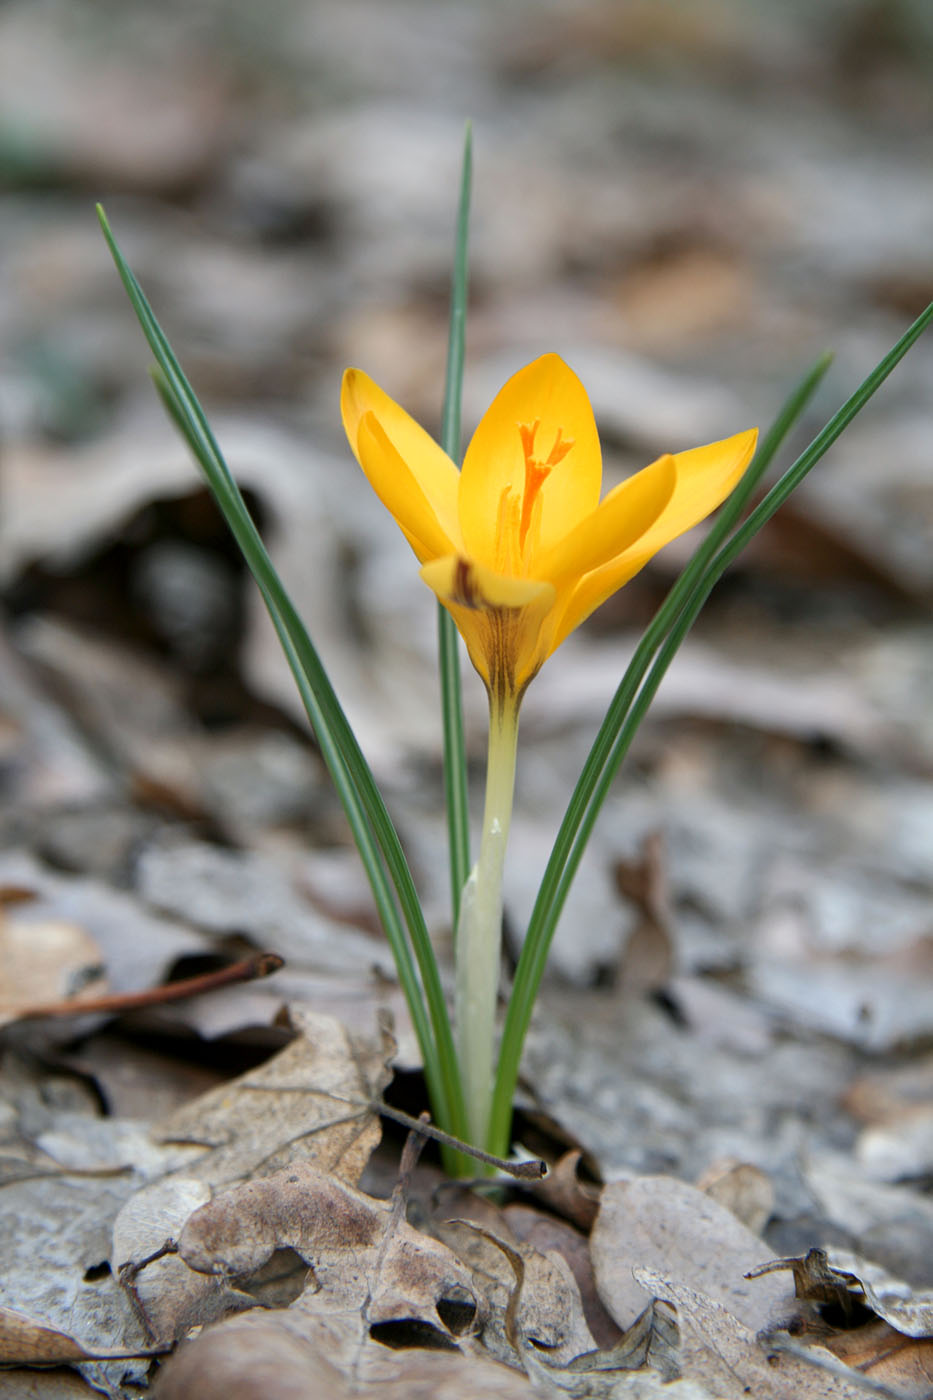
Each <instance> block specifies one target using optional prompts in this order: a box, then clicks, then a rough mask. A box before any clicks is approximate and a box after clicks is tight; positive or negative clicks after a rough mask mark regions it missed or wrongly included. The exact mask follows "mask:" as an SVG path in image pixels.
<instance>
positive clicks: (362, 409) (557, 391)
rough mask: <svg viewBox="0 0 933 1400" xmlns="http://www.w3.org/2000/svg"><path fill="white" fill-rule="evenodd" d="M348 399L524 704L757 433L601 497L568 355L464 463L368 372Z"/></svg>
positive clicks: (426, 565) (399, 503)
mask: <svg viewBox="0 0 933 1400" xmlns="http://www.w3.org/2000/svg"><path fill="white" fill-rule="evenodd" d="M341 408H342V413H343V422H344V427H345V429H346V433H347V437H348V438H349V441H350V446H351V447H352V449H353V451H354V453H355V454H356V458H357V461H358V462H359V464H360V466H361V467H362V468H363V471H364V472H365V473H366V475H367V477H368V478H369V481H370V484H371V485H372V486H373V488H374V490H375V491H376V493H377V495H378V496H379V498H380V499H381V501H382V502H383V504H384V505H385V506H386V507H387V509H388V510H389V511H390V512H391V514H392V515H393V516H394V517H395V519H396V521H397V523H398V525H399V526H400V528H401V530H402V532H403V533H404V535H405V537H406V539H407V540H408V543H409V544H410V545H411V547H412V549H413V550H414V552H415V555H416V556H417V558H418V560H419V562H420V564H421V566H422V567H421V577H422V578H423V579H424V581H425V583H427V584H428V586H429V587H430V588H432V589H433V590H434V592H435V594H436V595H437V597H438V598H439V600H440V601H441V602H442V603H443V605H444V607H445V608H447V610H448V612H450V614H451V615H452V617H453V619H454V621H455V622H456V624H457V627H458V629H459V631H460V633H461V635H462V637H463V640H464V641H465V643H466V646H467V650H468V652H469V654H470V659H471V660H472V662H473V665H474V666H475V667H476V670H477V671H478V672H479V674H480V676H482V678H483V680H484V681H485V683H486V687H487V689H488V690H489V693H490V698H491V699H493V700H497V701H498V702H499V704H500V706H501V705H502V704H512V705H516V706H517V704H518V703H519V701H520V699H521V696H522V695H523V694H524V691H525V688H526V686H527V685H528V683H529V681H530V680H531V679H532V678H533V677H534V676H535V675H536V674H537V672H538V670H539V669H540V667H541V666H542V664H543V663H544V661H545V660H546V659H547V658H548V657H549V656H550V655H551V653H552V652H553V651H554V650H555V649H556V648H557V647H558V646H560V644H561V642H562V641H563V640H564V639H565V637H567V636H568V635H569V633H570V632H572V631H573V629H574V628H575V627H577V626H579V624H580V623H581V622H583V620H584V619H585V618H586V617H588V616H589V614H590V613H591V612H593V610H594V609H595V608H598V607H599V605H600V604H601V603H603V602H605V600H606V599H607V598H608V597H610V595H611V594H613V593H614V592H615V591H616V589H617V588H620V587H621V586H622V584H624V583H627V582H628V580H629V579H630V578H631V577H632V576H633V574H636V573H637V572H638V570H639V569H641V568H642V566H643V565H644V564H645V563H647V561H648V560H649V559H650V558H651V557H652V556H653V555H654V554H656V553H657V551H658V550H659V549H661V548H662V547H663V546H664V545H665V544H667V543H668V542H669V541H670V540H672V539H674V538H675V537H676V536H677V535H680V534H682V533H683V532H684V531H685V530H688V529H690V527H691V526H693V525H695V524H696V523H697V522H698V521H700V520H702V519H703V517H704V516H706V515H708V514H709V513H710V511H712V510H714V509H715V507H716V506H718V505H719V504H720V503H721V502H722V501H723V500H724V499H725V497H726V496H727V495H728V494H729V492H730V491H731V490H732V488H733V487H734V486H735V484H736V482H737V481H738V480H739V478H740V477H741V475H742V473H743V472H744V471H745V468H746V467H747V465H748V463H749V461H750V460H751V456H752V453H753V452H754V450H755V443H756V441H757V437H758V434H757V430H756V429H751V430H749V431H747V432H743V433H738V434H737V435H736V436H735V437H730V438H726V439H725V440H724V441H722V442H714V443H711V444H710V445H709V446H707V447H698V448H694V449H692V450H691V451H688V452H677V453H673V454H671V453H667V454H665V455H664V456H663V457H659V458H658V460H657V461H656V462H653V463H652V464H651V465H650V466H648V467H645V468H644V470H643V471H640V472H637V473H636V474H635V475H634V476H632V477H630V478H629V479H628V480H627V481H624V482H622V484H621V485H619V486H617V487H615V489H614V490H612V491H610V492H609V493H608V495H607V496H606V497H605V499H604V500H603V501H600V499H599V495H600V488H601V481H602V460H601V454H600V447H599V438H598V436H597V432H596V423H595V421H594V418H593V410H592V408H591V406H590V402H589V399H588V397H587V394H586V390H585V389H584V388H583V385H582V384H581V383H580V381H579V379H578V378H577V376H576V375H575V374H574V373H573V371H572V370H571V369H569V368H568V366H567V365H566V364H565V363H564V361H563V360H562V359H560V357H559V356H558V355H554V354H550V355H543V356H541V358H540V359H538V360H535V361H533V362H532V363H531V364H530V365H526V367H525V368H524V369H522V370H519V372H518V373H517V374H515V375H513V377H512V378H511V379H510V380H509V381H508V383H507V384H506V385H505V386H504V388H502V389H501V390H500V391H499V393H498V394H497V395H496V397H495V399H494V400H493V402H492V404H491V405H490V407H489V408H488V409H487V411H486V413H485V414H484V416H483V418H482V421H481V422H480V424H479V427H478V428H477V429H476V432H475V433H474V435H473V439H472V441H471V442H470V445H469V447H468V448H467V452H466V456H465V458H464V461H463V468H462V470H461V471H458V470H457V467H456V466H455V464H454V463H453V462H452V461H451V459H450V458H449V457H448V456H447V454H446V453H445V452H444V451H442V449H441V448H440V447H439V446H438V445H437V443H436V442H434V440H433V439H432V438H431V437H430V436H429V435H428V433H426V432H425V431H424V429H423V428H421V427H420V426H419V425H418V424H417V423H416V422H415V421H414V419H413V418H411V417H410V416H409V415H408V414H407V413H406V412H405V411H404V409H402V408H400V407H399V405H398V404H396V403H395V402H393V400H392V399H390V398H389V396H388V395H387V394H386V393H384V392H383V390H382V389H380V388H379V386H378V385H377V384H375V383H374V382H373V381H372V380H371V379H370V378H369V377H368V375H366V374H364V373H363V372H362V371H361V370H357V369H349V370H347V372H346V374H345V375H344V380H343V392H342V398H341Z"/></svg>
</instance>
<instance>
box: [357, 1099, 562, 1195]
mask: <svg viewBox="0 0 933 1400" xmlns="http://www.w3.org/2000/svg"><path fill="white" fill-rule="evenodd" d="M369 1106H370V1108H372V1109H373V1110H374V1112H376V1113H378V1114H380V1116H381V1117H383V1118H391V1119H392V1120H393V1121H394V1122H395V1123H401V1125H402V1127H404V1128H408V1129H410V1131H411V1132H413V1133H420V1134H422V1136H424V1137H429V1138H433V1139H434V1141H435V1142H442V1143H444V1145H445V1146H446V1147H454V1148H456V1149H457V1151H458V1152H465V1153H466V1154H467V1156H469V1157H474V1158H475V1159H476V1161H477V1162H485V1163H486V1165H487V1166H490V1167H495V1168H496V1169H497V1170H498V1171H500V1172H506V1173H508V1175H509V1176H514V1177H516V1178H517V1179H518V1180H519V1181H540V1180H541V1178H542V1177H543V1176H547V1162H544V1161H542V1160H541V1158H540V1157H532V1158H530V1159H529V1160H528V1161H527V1162H507V1161H506V1160H505V1159H504V1158H503V1157H493V1156H492V1154H491V1153H489V1152H483V1151H482V1150H481V1149H480V1148H479V1147H471V1146H470V1144H469V1143H468V1142H461V1140H460V1138H456V1137H453V1136H452V1134H450V1133H445V1132H444V1130H443V1128H436V1127H435V1126H434V1124H433V1123H429V1122H427V1121H426V1120H425V1119H424V1117H421V1118H412V1117H411V1115H410V1114H408V1113H403V1112H402V1110H401V1109H400V1108H390V1107H389V1105H388V1104H385V1103H383V1102H382V1101H381V1100H375V1101H374V1102H373V1103H371V1104H370V1105H369Z"/></svg>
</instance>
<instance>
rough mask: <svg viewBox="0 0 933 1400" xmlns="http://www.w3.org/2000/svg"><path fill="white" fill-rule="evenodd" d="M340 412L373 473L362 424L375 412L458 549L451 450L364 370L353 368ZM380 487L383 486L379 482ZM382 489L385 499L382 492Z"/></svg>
mask: <svg viewBox="0 0 933 1400" xmlns="http://www.w3.org/2000/svg"><path fill="white" fill-rule="evenodd" d="M340 411H341V414H342V415H343V426H344V428H345V430H346V434H347V438H348V439H349V442H350V446H351V448H352V449H353V453H354V456H355V457H356V460H357V461H358V462H359V463H360V466H362V467H363V470H364V471H366V474H367V476H369V472H368V470H367V468H366V467H365V465H364V463H363V461H362V459H361V455H360V447H359V434H360V424H361V423H362V421H363V418H364V417H365V416H366V414H367V413H372V414H374V415H375V417H376V418H377V420H378V421H379V423H380V424H381V426H382V428H383V431H384V432H385V435H386V437H387V438H388V439H389V441H390V442H391V444H392V446H393V447H394V448H395V452H396V454H397V456H398V458H400V459H401V460H402V461H403V462H404V463H405V464H406V466H407V469H408V471H409V473H410V475H411V476H412V477H413V478H414V480H415V481H416V482H417V484H418V488H419V490H420V491H421V492H422V493H423V495H424V496H425V497H426V498H427V500H428V502H429V503H430V505H431V509H432V510H433V512H434V514H435V515H436V517H437V520H438V523H439V524H440V527H441V529H442V530H443V531H444V534H445V535H446V536H447V538H448V539H449V540H451V541H452V542H453V547H454V548H455V549H456V548H458V547H459V542H460V526H459V523H458V518H457V493H458V489H459V484H460V473H459V472H458V471H457V468H456V466H455V465H454V463H453V462H452V461H451V460H450V458H449V457H448V456H447V453H446V452H444V451H443V449H442V448H440V447H439V446H438V444H437V443H436V442H435V441H434V439H433V438H432V437H431V436H430V435H429V434H428V433H426V432H425V430H424V428H422V427H421V425H420V424H419V423H416V422H415V420H414V418H412V417H411V415H410V414H408V413H406V412H405V410H404V409H403V408H400V407H399V405H398V404H397V403H396V402H395V400H394V399H390V398H389V395H388V394H387V393H386V392H385V390H383V389H380V387H379V385H378V384H377V383H376V382H375V381H374V380H372V379H370V377H369V375H368V374H364V372H363V371H362V370H361V369H348V370H347V371H346V372H345V374H344V376H343V385H342V388H341V392H340ZM370 480H371V481H372V477H370ZM373 485H375V482H373ZM376 489H377V491H378V487H377V488H376ZM379 494H380V496H381V498H382V499H383V500H385V497H382V495H381V492H380V493H379ZM385 504H386V505H387V506H388V508H389V510H390V511H392V514H393V515H396V512H395V510H394V508H393V506H392V505H390V504H389V502H388V501H385ZM398 518H399V517H398V516H397V515H396V519H398ZM400 523H401V522H400ZM403 528H404V527H403Z"/></svg>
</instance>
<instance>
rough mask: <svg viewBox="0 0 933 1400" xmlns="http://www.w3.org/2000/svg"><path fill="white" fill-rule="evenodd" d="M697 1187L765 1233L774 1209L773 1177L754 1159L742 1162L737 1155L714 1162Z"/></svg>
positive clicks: (746, 1223) (755, 1232) (754, 1228)
mask: <svg viewBox="0 0 933 1400" xmlns="http://www.w3.org/2000/svg"><path fill="white" fill-rule="evenodd" d="M697 1186H698V1187H699V1189H700V1190H701V1191H703V1192H705V1194H706V1195H707V1196H709V1198H710V1200H712V1201H718V1202H719V1204H720V1205H721V1206H725V1207H726V1209H727V1210H731V1212H732V1214H733V1215H734V1216H735V1217H736V1219H737V1220H741V1222H742V1224H743V1225H747V1226H748V1228H749V1230H751V1231H753V1233H754V1234H756V1235H760V1234H761V1232H762V1230H763V1229H764V1227H765V1226H766V1225H767V1223H768V1220H769V1219H770V1216H771V1212H772V1211H773V1209H774V1186H773V1184H772V1182H771V1178H770V1177H769V1175H768V1173H767V1172H765V1171H762V1169H761V1167H756V1166H755V1164H754V1163H753V1162H740V1161H738V1160H737V1159H736V1158H735V1157H726V1158H723V1159H721V1160H720V1161H718V1162H711V1163H710V1165H709V1166H708V1167H707V1169H706V1171H705V1172H704V1173H703V1175H702V1176H701V1177H700V1179H699V1181H698V1182H697Z"/></svg>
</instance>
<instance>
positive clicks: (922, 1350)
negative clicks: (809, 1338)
mask: <svg viewBox="0 0 933 1400" xmlns="http://www.w3.org/2000/svg"><path fill="white" fill-rule="evenodd" d="M825 1345H826V1347H827V1348H828V1350H830V1351H831V1352H832V1353H833V1355H834V1356H838V1357H839V1359H840V1360H841V1361H844V1362H845V1363H846V1365H848V1366H852V1367H856V1368H857V1369H858V1370H859V1371H860V1372H861V1374H862V1375H863V1376H867V1377H868V1378H869V1379H870V1380H873V1381H877V1382H878V1383H879V1384H881V1385H885V1386H887V1387H888V1389H889V1390H890V1391H891V1393H892V1394H893V1395H896V1396H898V1397H899V1398H900V1400H929V1397H930V1395H931V1394H933V1341H930V1340H929V1339H928V1338H923V1339H921V1340H917V1339H916V1338H914V1337H904V1336H902V1335H901V1334H900V1333H899V1332H895V1331H894V1329H893V1327H889V1326H888V1325H887V1323H886V1322H881V1321H875V1322H870V1323H866V1325H865V1326H864V1327H858V1328H856V1330H855V1331H854V1332H839V1333H838V1334H837V1335H836V1336H835V1337H832V1338H829V1339H827V1341H826V1343H825Z"/></svg>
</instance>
